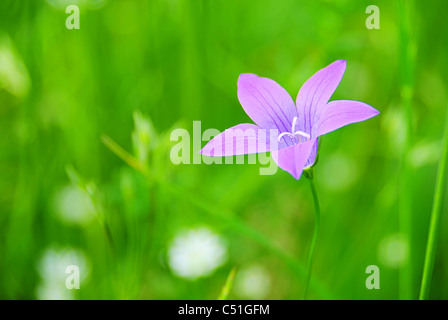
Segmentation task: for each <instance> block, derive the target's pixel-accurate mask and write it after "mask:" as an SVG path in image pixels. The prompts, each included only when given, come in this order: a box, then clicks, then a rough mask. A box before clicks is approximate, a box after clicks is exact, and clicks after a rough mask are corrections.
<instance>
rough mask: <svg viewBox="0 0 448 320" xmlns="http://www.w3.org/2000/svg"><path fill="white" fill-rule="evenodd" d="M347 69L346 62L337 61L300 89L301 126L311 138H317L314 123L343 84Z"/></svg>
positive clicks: (298, 97)
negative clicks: (342, 80)
mask: <svg viewBox="0 0 448 320" xmlns="http://www.w3.org/2000/svg"><path fill="white" fill-rule="evenodd" d="M345 67H346V61H345V60H337V61H335V62H333V63H332V64H330V65H329V66H327V67H325V68H323V69H321V70H319V71H318V72H316V73H315V74H314V75H313V76H312V77H311V78H309V79H308V80H307V82H305V84H304V85H303V86H302V88H300V91H299V94H298V95H297V99H296V105H297V112H298V113H299V126H300V128H301V130H303V131H305V132H307V133H309V134H310V135H311V137H315V136H316V130H315V128H314V122H315V121H316V120H317V119H318V118H319V113H320V111H321V110H322V108H324V107H325V104H326V103H327V102H328V100H329V99H330V98H331V96H332V95H333V93H334V91H335V90H336V88H337V87H338V85H339V82H341V79H342V76H343V75H344V72H345Z"/></svg>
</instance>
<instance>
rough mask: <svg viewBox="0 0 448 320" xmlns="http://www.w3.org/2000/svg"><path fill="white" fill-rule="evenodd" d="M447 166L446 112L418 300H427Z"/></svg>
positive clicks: (447, 128) (447, 115) (447, 121)
mask: <svg viewBox="0 0 448 320" xmlns="http://www.w3.org/2000/svg"><path fill="white" fill-rule="evenodd" d="M447 164H448V111H447V114H446V120H445V133H444V137H443V149H442V156H441V158H440V162H439V168H438V170H437V182H436V189H435V193H434V200H433V205H432V213H431V222H430V225H429V233H428V242H427V244H426V255H425V264H424V267H423V277H422V285H421V289H420V300H426V299H428V298H429V290H430V287H431V279H432V272H433V270H434V261H435V257H436V248H437V240H438V238H439V233H440V216H441V213H442V205H443V195H444V194H445V187H446V178H445V176H446V167H447Z"/></svg>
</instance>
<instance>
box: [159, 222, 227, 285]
mask: <svg viewBox="0 0 448 320" xmlns="http://www.w3.org/2000/svg"><path fill="white" fill-rule="evenodd" d="M226 259H227V249H226V246H225V244H224V241H223V239H222V238H221V237H220V236H218V235H217V234H215V233H213V232H212V231H211V230H210V229H208V228H205V227H202V228H198V229H191V230H188V231H185V232H182V233H180V234H179V235H177V236H176V237H175V239H174V240H173V242H172V243H171V246H170V248H169V249H168V264H169V266H170V268H171V270H172V272H173V273H174V274H175V275H177V276H179V277H181V278H186V279H191V280H193V279H197V278H199V277H205V276H208V275H210V274H211V273H213V271H215V269H216V268H218V267H219V266H221V265H223V264H224V262H225V261H226Z"/></svg>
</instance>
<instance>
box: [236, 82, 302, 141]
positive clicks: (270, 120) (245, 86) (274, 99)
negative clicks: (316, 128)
mask: <svg viewBox="0 0 448 320" xmlns="http://www.w3.org/2000/svg"><path fill="white" fill-rule="evenodd" d="M238 99H239V100H240V103H241V105H242V106H243V109H244V111H246V113H247V114H248V115H249V117H250V118H251V119H252V120H253V121H254V122H255V123H256V124H257V125H258V126H259V127H260V128H263V129H278V130H279V131H280V132H287V131H288V132H290V131H291V125H292V120H293V119H294V117H296V116H297V110H296V108H295V105H294V101H293V100H292V98H291V96H290V95H289V94H288V92H286V90H285V89H283V88H282V87H281V86H280V85H279V84H278V83H277V82H275V81H273V80H271V79H268V78H263V77H259V76H257V75H255V74H250V73H245V74H241V75H240V77H239V78H238Z"/></svg>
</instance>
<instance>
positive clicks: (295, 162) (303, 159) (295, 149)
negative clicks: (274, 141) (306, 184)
mask: <svg viewBox="0 0 448 320" xmlns="http://www.w3.org/2000/svg"><path fill="white" fill-rule="evenodd" d="M316 142H317V139H310V140H308V141H306V142H303V143H299V144H296V145H293V146H290V147H287V148H284V149H280V150H278V151H273V152H272V157H273V159H274V161H275V162H276V163H277V165H278V166H279V167H280V168H282V169H283V170H285V171H287V172H289V173H290V174H291V175H292V176H293V177H294V178H295V179H297V180H299V179H300V176H301V175H302V171H303V169H304V168H305V166H306V165H307V163H308V159H309V158H310V155H311V152H312V150H313V147H314V145H315V143H316ZM313 162H314V160H313Z"/></svg>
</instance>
